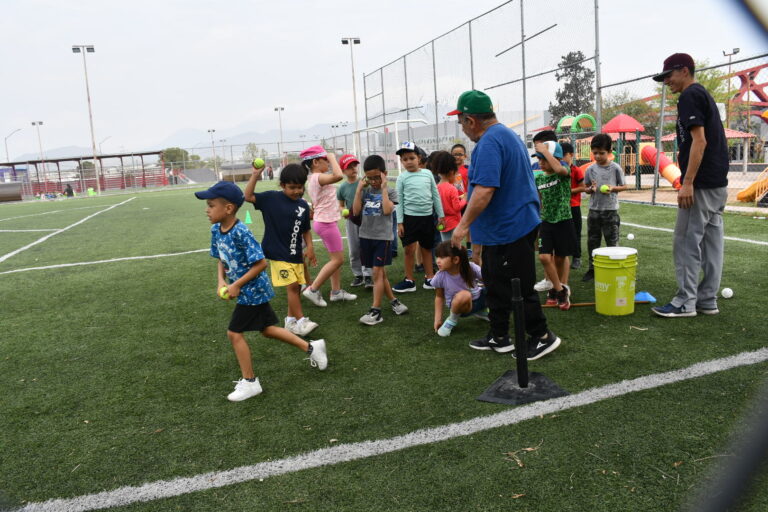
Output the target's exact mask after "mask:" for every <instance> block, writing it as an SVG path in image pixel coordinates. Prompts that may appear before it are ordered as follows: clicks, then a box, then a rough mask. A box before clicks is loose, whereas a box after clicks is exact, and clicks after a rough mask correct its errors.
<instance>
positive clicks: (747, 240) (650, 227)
mask: <svg viewBox="0 0 768 512" xmlns="http://www.w3.org/2000/svg"><path fill="white" fill-rule="evenodd" d="M581 218H582V219H586V217H585V216H583V215H582V216H581ZM621 225H622V226H632V227H633V228H641V229H650V230H652V231H664V232H665V233H674V232H675V230H674V229H671V228H658V227H656V226H644V225H643V224H633V223H631V222H624V221H622V222H621ZM723 238H725V239H726V240H731V241H733V242H744V243H747V244H755V245H768V242H763V241H762V240H752V239H749V238H739V237H736V236H724V237H723Z"/></svg>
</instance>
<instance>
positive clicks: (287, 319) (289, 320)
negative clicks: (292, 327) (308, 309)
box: [285, 316, 296, 323]
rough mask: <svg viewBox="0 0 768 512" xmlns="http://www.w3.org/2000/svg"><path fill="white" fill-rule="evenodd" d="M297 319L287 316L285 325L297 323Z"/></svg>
mask: <svg viewBox="0 0 768 512" xmlns="http://www.w3.org/2000/svg"><path fill="white" fill-rule="evenodd" d="M295 321H296V317H295V316H287V317H285V323H290V322H295Z"/></svg>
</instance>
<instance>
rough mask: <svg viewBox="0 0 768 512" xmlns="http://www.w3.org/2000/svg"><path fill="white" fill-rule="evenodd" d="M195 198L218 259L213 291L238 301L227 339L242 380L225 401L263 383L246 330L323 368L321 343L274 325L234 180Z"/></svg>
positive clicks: (261, 263)
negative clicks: (203, 211)
mask: <svg viewBox="0 0 768 512" xmlns="http://www.w3.org/2000/svg"><path fill="white" fill-rule="evenodd" d="M195 197H197V198H198V199H205V200H206V203H207V204H208V207H207V208H206V214H207V215H208V220H210V221H211V224H213V226H212V227H211V256H213V257H214V258H216V259H218V260H219V262H218V270H217V272H216V276H217V280H218V284H217V287H216V290H217V293H218V291H219V290H221V289H222V288H226V294H224V293H222V294H221V295H222V296H223V297H227V298H229V299H235V298H236V299H237V306H235V310H234V312H233V313H232V319H231V320H230V322H229V328H228V329H227V337H228V338H229V341H230V342H231V343H232V348H233V349H234V351H235V356H236V357H237V362H238V364H239V365H240V371H241V373H242V378H241V379H240V380H238V381H237V384H236V385H235V390H234V391H233V392H232V393H230V394H229V395H228V396H227V398H228V399H229V400H230V401H232V402H239V401H241V400H246V399H248V398H251V397H253V396H256V395H258V394H259V393H261V384H260V383H259V379H258V378H256V375H255V374H254V372H253V363H252V361H251V350H250V348H249V347H248V342H247V341H246V340H245V336H244V335H243V333H244V332H245V331H261V333H262V334H263V335H264V336H265V337H267V338H272V339H276V340H280V341H282V342H284V343H288V344H290V345H293V346H294V347H297V348H299V349H301V350H303V351H305V352H306V353H307V354H309V360H310V362H311V364H312V366H316V367H317V368H319V369H320V370H325V368H326V367H327V366H328V358H327V356H326V353H325V341H324V340H315V341H312V342H311V343H307V342H306V341H304V340H302V339H301V338H299V337H298V336H296V335H295V334H293V333H291V332H289V331H287V330H285V329H283V328H282V327H277V326H276V325H275V324H277V322H278V320H277V316H276V315H275V312H274V311H273V310H272V307H271V306H270V305H269V300H270V299H271V298H272V297H274V296H275V292H274V291H273V290H272V285H271V284H270V282H269V278H268V277H267V274H266V272H264V269H265V268H266V267H267V261H266V260H265V259H264V253H263V252H262V250H261V246H260V245H259V242H257V241H256V238H254V236H253V234H252V233H251V231H250V230H249V229H248V228H247V227H246V226H245V224H243V223H242V222H240V221H239V220H238V219H237V217H236V214H237V210H238V209H239V208H240V206H242V204H243V199H244V198H243V193H242V191H241V190H240V188H238V186H237V185H235V184H234V183H232V182H228V181H220V182H218V183H216V184H215V185H214V186H212V187H211V188H209V189H208V190H204V191H202V192H195ZM227 281H228V282H229V284H227ZM222 291H223V290H222Z"/></svg>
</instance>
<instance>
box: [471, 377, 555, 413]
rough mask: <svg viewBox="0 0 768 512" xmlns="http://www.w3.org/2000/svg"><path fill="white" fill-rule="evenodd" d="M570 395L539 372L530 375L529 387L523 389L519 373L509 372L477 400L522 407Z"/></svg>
mask: <svg viewBox="0 0 768 512" xmlns="http://www.w3.org/2000/svg"><path fill="white" fill-rule="evenodd" d="M569 394H570V393H568V392H567V391H565V390H564V389H562V388H561V387H560V386H558V385H557V384H555V382H554V381H552V380H551V379H550V378H549V377H547V376H546V375H543V374H541V373H537V372H531V373H530V374H529V375H528V387H525V388H521V387H520V385H519V384H518V381H517V372H516V371H514V370H508V371H507V372H506V373H504V375H502V376H501V377H499V378H498V379H496V381H495V382H494V383H493V384H491V385H490V387H488V389H486V390H485V391H483V394H482V395H480V396H479V397H477V400H480V401H481V402H492V403H495V404H505V405H522V404H528V403H531V402H538V401H540V400H549V399H550V398H557V397H560V396H566V395H569Z"/></svg>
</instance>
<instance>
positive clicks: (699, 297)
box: [672, 187, 728, 311]
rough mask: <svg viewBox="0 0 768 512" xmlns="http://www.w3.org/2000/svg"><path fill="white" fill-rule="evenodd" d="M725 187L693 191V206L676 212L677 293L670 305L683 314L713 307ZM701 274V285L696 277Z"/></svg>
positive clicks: (720, 263)
mask: <svg viewBox="0 0 768 512" xmlns="http://www.w3.org/2000/svg"><path fill="white" fill-rule="evenodd" d="M727 199H728V191H727V189H726V187H721V188H702V189H694V191H693V206H691V207H690V208H687V209H684V208H679V209H678V210H677V223H676V224H675V237H674V258H675V276H676V277H677V286H678V289H677V293H676V294H675V296H674V297H673V298H672V305H673V306H675V307H676V308H679V307H682V308H683V311H695V310H696V306H697V305H698V306H699V307H700V308H706V309H709V308H714V307H716V306H717V292H718V290H719V289H720V277H721V276H722V273H723V247H724V242H723V210H724V209H725V202H726V200H727ZM700 273H703V274H704V276H703V277H702V279H701V281H699V274H700Z"/></svg>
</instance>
